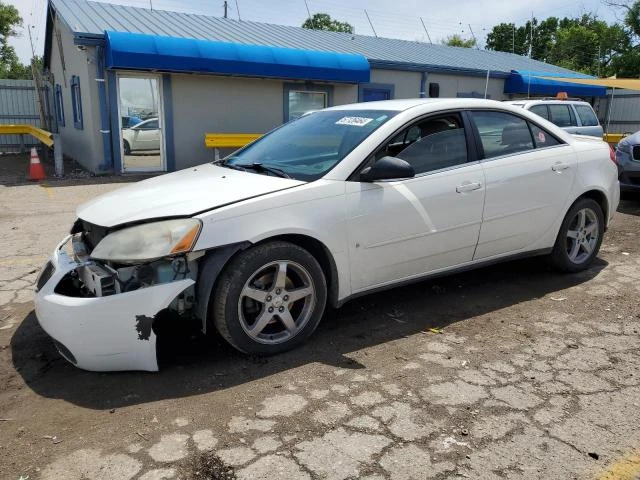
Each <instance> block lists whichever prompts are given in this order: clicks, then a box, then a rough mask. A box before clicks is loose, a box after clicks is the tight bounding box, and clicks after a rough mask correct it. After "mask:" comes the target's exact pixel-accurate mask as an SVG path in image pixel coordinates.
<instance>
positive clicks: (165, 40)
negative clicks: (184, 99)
mask: <svg viewBox="0 0 640 480" xmlns="http://www.w3.org/2000/svg"><path fill="white" fill-rule="evenodd" d="M105 36H106V39H107V49H106V67H107V68H125V69H135V70H161V71H165V72H204V73H218V74H227V75H244V76H255V77H271V78H291V79H305V80H324V81H330V82H352V83H358V82H368V81H369V62H367V59H366V58H364V57H363V56H362V55H356V54H351V53H335V52H319V51H311V50H300V49H293V48H283V47H269V46H263V45H242V44H238V43H228V42H216V41H212V40H196V39H193V38H175V37H161V36H158V35H146V34H142V33H125V32H113V31H107V32H105Z"/></svg>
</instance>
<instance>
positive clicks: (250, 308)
mask: <svg viewBox="0 0 640 480" xmlns="http://www.w3.org/2000/svg"><path fill="white" fill-rule="evenodd" d="M213 295H214V298H213V299H212V300H213V309H212V315H213V318H212V320H213V323H214V325H215V326H216V328H217V330H218V331H219V332H220V334H221V335H222V336H223V337H224V338H225V339H226V340H227V341H228V342H229V343H230V344H231V345H232V346H234V347H235V348H237V349H238V350H240V351H242V352H245V353H253V354H263V355H269V354H274V353H278V352H282V351H285V350H289V349H291V348H293V347H295V346H297V345H299V344H300V343H302V342H303V341H304V340H306V339H307V338H308V337H309V336H310V335H311V334H312V333H313V331H314V330H315V329H316V327H317V326H318V323H319V322H320V318H321V317H322V313H323V311H324V307H325V303H326V299H327V287H326V281H325V277H324V274H323V272H322V268H321V267H320V265H319V264H318V262H317V260H316V259H315V258H314V257H313V256H312V255H311V254H310V253H309V252H307V251H306V250H304V249H303V248H301V247H299V246H297V245H293V244H290V243H287V242H280V241H276V242H269V243H265V244H262V245H258V246H257V247H254V248H251V249H249V250H246V251H244V252H241V253H240V254H239V255H238V256H237V257H236V258H234V259H233V260H232V261H231V262H230V264H229V265H227V267H226V268H225V270H224V271H223V272H222V274H221V275H220V278H219V281H218V284H217V287H216V289H215V291H214V293H213Z"/></svg>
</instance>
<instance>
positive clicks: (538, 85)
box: [504, 70, 607, 97]
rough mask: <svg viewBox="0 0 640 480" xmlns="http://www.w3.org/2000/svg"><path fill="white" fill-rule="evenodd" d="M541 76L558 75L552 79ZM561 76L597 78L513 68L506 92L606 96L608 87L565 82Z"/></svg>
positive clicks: (507, 81)
mask: <svg viewBox="0 0 640 480" xmlns="http://www.w3.org/2000/svg"><path fill="white" fill-rule="evenodd" d="M540 77H556V78H558V80H555V79H554V80H550V79H548V78H540ZM560 78H595V77H592V76H589V75H584V74H582V73H554V72H530V71H526V70H511V75H510V76H509V77H508V78H507V79H506V80H505V81H504V93H528V94H531V95H554V96H555V95H556V94H557V93H558V92H567V95H570V96H574V97H605V96H606V95H607V89H606V88H605V87H599V86H594V85H580V84H578V83H569V82H563V81H562V80H560Z"/></svg>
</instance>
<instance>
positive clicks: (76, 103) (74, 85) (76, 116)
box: [71, 75, 82, 130]
mask: <svg viewBox="0 0 640 480" xmlns="http://www.w3.org/2000/svg"><path fill="white" fill-rule="evenodd" d="M71 105H72V106H73V126H74V127H76V128H77V129H79V130H82V96H81V95H80V78H79V77H78V76H77V75H73V76H72V77H71Z"/></svg>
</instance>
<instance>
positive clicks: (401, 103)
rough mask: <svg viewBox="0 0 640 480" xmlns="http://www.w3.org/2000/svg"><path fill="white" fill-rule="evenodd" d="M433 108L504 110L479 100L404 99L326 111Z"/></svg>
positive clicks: (486, 101) (498, 105) (364, 103)
mask: <svg viewBox="0 0 640 480" xmlns="http://www.w3.org/2000/svg"><path fill="white" fill-rule="evenodd" d="M420 106H433V109H434V110H440V109H443V108H470V107H471V108H473V107H475V108H478V107H485V108H496V107H501V108H504V103H503V102H498V101H496V100H485V99H481V98H406V99H402V100H379V101H375V102H362V103H351V104H346V105H338V106H336V107H331V108H328V109H327V110H390V111H396V112H402V111H405V110H409V109H411V108H414V107H420Z"/></svg>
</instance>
